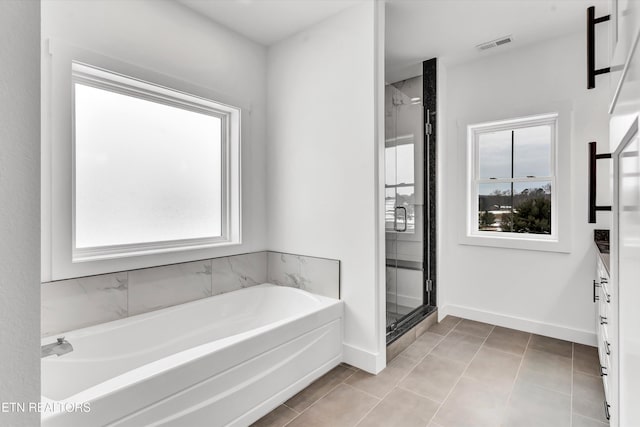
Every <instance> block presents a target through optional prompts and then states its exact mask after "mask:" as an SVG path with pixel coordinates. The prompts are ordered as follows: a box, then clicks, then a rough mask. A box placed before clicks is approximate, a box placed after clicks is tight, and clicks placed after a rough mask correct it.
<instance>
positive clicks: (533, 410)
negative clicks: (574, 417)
mask: <svg viewBox="0 0 640 427" xmlns="http://www.w3.org/2000/svg"><path fill="white" fill-rule="evenodd" d="M570 423H571V397H570V396H567V395H565V394H562V393H556V392H553V391H550V390H548V389H544V388H541V387H538V386H535V385H533V384H529V383H525V382H520V381H518V382H517V383H516V387H515V389H514V390H513V393H512V395H511V399H510V401H509V404H508V406H507V410H506V413H505V417H504V420H503V422H502V427H565V426H566V427H568V426H569V424H570Z"/></svg>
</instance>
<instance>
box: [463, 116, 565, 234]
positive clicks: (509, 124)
mask: <svg viewBox="0 0 640 427" xmlns="http://www.w3.org/2000/svg"><path fill="white" fill-rule="evenodd" d="M556 127H557V115H556V114H550V115H544V116H535V117H528V118H522V119H515V120H507V121H503V122H496V123H486V124H480V125H473V126H469V143H468V146H469V154H470V166H471V170H470V177H471V179H470V182H469V190H470V191H469V195H470V199H469V204H468V221H469V222H468V224H469V227H468V229H469V234H470V235H472V236H490V237H497V238H500V237H504V238H510V239H514V238H526V239H541V240H545V239H546V240H549V239H555V238H556V236H557V230H556V229H557V225H556V220H555V218H557V202H556V200H557V196H556V164H555V154H554V153H555V144H556Z"/></svg>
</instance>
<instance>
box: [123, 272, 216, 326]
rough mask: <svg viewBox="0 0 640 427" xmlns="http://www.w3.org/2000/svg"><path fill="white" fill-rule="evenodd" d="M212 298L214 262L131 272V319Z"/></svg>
mask: <svg viewBox="0 0 640 427" xmlns="http://www.w3.org/2000/svg"><path fill="white" fill-rule="evenodd" d="M210 296H211V260H205V261H196V262H187V263H183V264H174V265H167V266H164V267H154V268H145V269H142V270H134V271H130V272H129V315H134V314H140V313H146V312H147V311H153V310H159V309H161V308H165V307H171V306H172V305H177V304H182V303H185V302H189V301H194V300H197V299H201V298H206V297H210Z"/></svg>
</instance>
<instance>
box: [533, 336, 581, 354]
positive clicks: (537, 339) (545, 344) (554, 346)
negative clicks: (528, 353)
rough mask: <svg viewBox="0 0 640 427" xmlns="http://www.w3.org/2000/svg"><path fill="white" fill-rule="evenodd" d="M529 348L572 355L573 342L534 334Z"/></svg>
mask: <svg viewBox="0 0 640 427" xmlns="http://www.w3.org/2000/svg"><path fill="white" fill-rule="evenodd" d="M529 348H530V349H532V350H538V351H544V352H547V353H552V354H557V355H558V356H564V357H572V344H571V342H569V341H563V340H559V339H556V338H551V337H544V336H542V335H535V334H534V335H532V336H531V341H529Z"/></svg>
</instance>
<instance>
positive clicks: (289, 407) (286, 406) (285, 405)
mask: <svg viewBox="0 0 640 427" xmlns="http://www.w3.org/2000/svg"><path fill="white" fill-rule="evenodd" d="M282 406H284V407H285V408H288V409H291V410H292V411H293V412H295V413H296V414H298V415H300V412H298V411H296V410H295V409H293V408H292V407H291V406H288V405H287V404H286V403H283V404H282ZM274 410H275V409H274ZM298 415H296V417H297V416H298ZM294 418H295V417H294Z"/></svg>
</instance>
